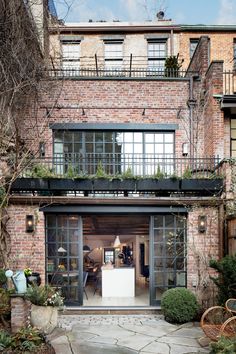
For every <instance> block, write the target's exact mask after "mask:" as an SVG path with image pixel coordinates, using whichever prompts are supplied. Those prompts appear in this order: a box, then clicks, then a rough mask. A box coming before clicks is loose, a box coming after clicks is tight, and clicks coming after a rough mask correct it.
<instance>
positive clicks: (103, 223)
mask: <svg viewBox="0 0 236 354" xmlns="http://www.w3.org/2000/svg"><path fill="white" fill-rule="evenodd" d="M83 234H84V236H109V235H110V236H115V235H119V236H122V235H124V236H130V237H133V236H136V235H140V236H142V235H144V236H147V235H149V217H148V216H139V215H134V216H132V215H128V216H127V215H113V216H112V215H95V216H94V215H93V216H84V217H83Z"/></svg>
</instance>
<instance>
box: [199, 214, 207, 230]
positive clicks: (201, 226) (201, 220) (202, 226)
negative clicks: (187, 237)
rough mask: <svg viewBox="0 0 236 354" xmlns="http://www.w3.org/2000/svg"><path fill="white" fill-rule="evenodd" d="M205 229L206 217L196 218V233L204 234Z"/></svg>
mask: <svg viewBox="0 0 236 354" xmlns="http://www.w3.org/2000/svg"><path fill="white" fill-rule="evenodd" d="M206 228H207V217H206V215H199V216H198V232H206Z"/></svg>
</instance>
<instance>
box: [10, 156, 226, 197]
mask: <svg viewBox="0 0 236 354" xmlns="http://www.w3.org/2000/svg"><path fill="white" fill-rule="evenodd" d="M219 166H220V161H219V159H217V158H204V159H200V158H199V159H198V158H176V157H173V156H170V155H169V156H168V155H163V154H162V155H158V154H155V155H154V154H127V153H126V154H122V153H119V154H118V153H117V154H111V153H110V154H109V153H108V154H86V155H82V154H57V155H55V156H54V157H53V158H44V159H34V160H31V161H29V162H28V163H27V165H26V166H25V168H24V169H22V172H21V175H20V178H18V179H17V180H15V181H14V183H13V184H12V188H11V189H12V192H24V191H27V192H30V191H31V192H35V191H49V192H51V193H52V194H54V193H56V192H58V191H73V192H83V193H85V192H86V193H87V194H88V193H92V192H108V191H109V192H115V193H123V192H126V194H127V192H130V193H137V192H140V193H155V194H157V193H158V195H170V194H171V193H173V192H184V193H196V194H198V195H213V194H215V193H219V192H220V191H221V190H222V187H223V180H222V178H221V176H220V172H219Z"/></svg>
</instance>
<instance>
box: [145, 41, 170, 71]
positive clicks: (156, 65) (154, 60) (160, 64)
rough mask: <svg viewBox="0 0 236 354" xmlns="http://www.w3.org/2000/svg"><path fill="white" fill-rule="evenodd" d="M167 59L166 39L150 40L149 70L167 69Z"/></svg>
mask: <svg viewBox="0 0 236 354" xmlns="http://www.w3.org/2000/svg"><path fill="white" fill-rule="evenodd" d="M166 57H167V41H166V40H165V39H164V40H162V39H153V40H148V69H149V70H155V71H156V70H160V71H164V69H165V60H166Z"/></svg>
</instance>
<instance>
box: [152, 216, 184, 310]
mask: <svg viewBox="0 0 236 354" xmlns="http://www.w3.org/2000/svg"><path fill="white" fill-rule="evenodd" d="M168 218H172V219H173V224H169V225H168V223H167V219H168ZM161 220H162V222H160V221H161ZM158 222H159V225H158ZM181 222H182V224H183V226H182V227H181ZM158 237H159V239H158ZM181 238H182V241H180V240H181ZM171 253H172V256H170V254H171ZM158 262H159V267H158V265H157V264H158ZM181 262H182V266H181ZM170 265H171V267H170ZM168 267H170V268H168ZM158 275H159V276H160V278H159V280H158ZM180 276H181V277H182V279H181V280H182V281H183V280H184V284H182V285H181V284H180V283H179V281H180V279H179V278H178V277H180ZM183 277H184V278H183ZM161 278H162V281H161V280H160V279H161ZM150 282H151V284H150V285H151V293H150V303H151V305H159V304H160V299H157V298H156V292H157V289H159V290H160V295H161V293H162V292H164V291H165V290H167V289H170V288H175V287H176V286H178V287H186V286H187V215H186V214H184V213H183V214H182V213H181V214H179V213H178V214H174V213H172V214H159V215H153V216H152V217H151V219H150Z"/></svg>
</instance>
